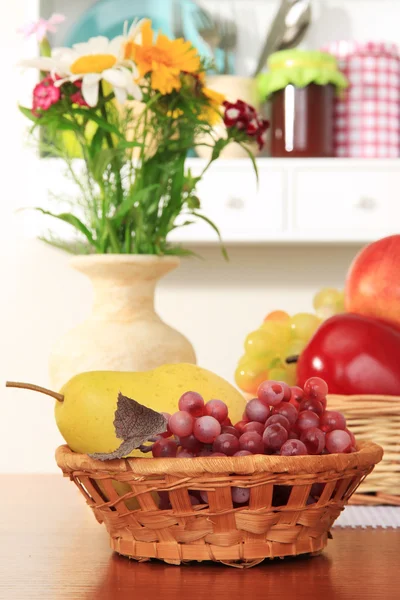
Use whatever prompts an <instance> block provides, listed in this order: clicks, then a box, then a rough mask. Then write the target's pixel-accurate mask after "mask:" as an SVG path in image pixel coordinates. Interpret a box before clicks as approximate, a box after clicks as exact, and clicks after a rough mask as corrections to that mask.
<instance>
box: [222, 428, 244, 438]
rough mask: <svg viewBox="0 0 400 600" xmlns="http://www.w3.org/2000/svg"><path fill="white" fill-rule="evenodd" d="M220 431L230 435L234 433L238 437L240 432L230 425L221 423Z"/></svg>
mask: <svg viewBox="0 0 400 600" xmlns="http://www.w3.org/2000/svg"><path fill="white" fill-rule="evenodd" d="M221 433H231V434H232V435H235V436H236V437H237V438H238V439H239V438H240V433H239V432H238V430H237V429H235V427H233V426H232V425H222V427H221Z"/></svg>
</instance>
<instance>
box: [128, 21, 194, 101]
mask: <svg viewBox="0 0 400 600" xmlns="http://www.w3.org/2000/svg"><path fill="white" fill-rule="evenodd" d="M141 36H142V43H141V44H137V43H136V42H135V41H132V40H131V41H128V42H127V43H126V44H125V53H124V58H125V59H127V60H132V61H133V62H134V63H135V64H136V65H137V67H138V70H139V75H140V77H144V76H145V75H147V74H148V73H151V87H152V88H153V90H157V91H159V92H161V93H162V94H170V93H171V92H172V91H173V90H180V88H181V85H182V83H181V79H180V75H181V73H182V71H185V72H186V73H197V72H198V71H199V70H200V67H201V64H200V57H199V55H198V53H197V50H196V49H195V48H193V46H192V44H191V43H190V42H185V40H183V39H178V40H170V39H169V38H167V36H165V35H163V34H162V33H159V34H158V36H157V40H156V41H154V32H153V30H152V28H151V21H149V20H148V19H146V20H145V21H144V23H143V25H142V28H141Z"/></svg>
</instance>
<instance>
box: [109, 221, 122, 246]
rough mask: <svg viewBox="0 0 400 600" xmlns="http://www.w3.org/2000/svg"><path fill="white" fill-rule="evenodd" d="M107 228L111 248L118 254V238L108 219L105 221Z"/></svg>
mask: <svg viewBox="0 0 400 600" xmlns="http://www.w3.org/2000/svg"><path fill="white" fill-rule="evenodd" d="M107 230H108V233H109V236H110V243H111V248H112V249H113V252H114V254H120V253H121V251H120V247H119V242H118V238H117V235H116V233H115V231H114V228H113V226H112V225H111V223H110V221H107Z"/></svg>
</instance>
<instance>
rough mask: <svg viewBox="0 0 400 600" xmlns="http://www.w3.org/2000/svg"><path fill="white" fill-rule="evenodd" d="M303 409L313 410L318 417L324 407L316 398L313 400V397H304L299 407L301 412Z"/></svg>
mask: <svg viewBox="0 0 400 600" xmlns="http://www.w3.org/2000/svg"><path fill="white" fill-rule="evenodd" d="M305 410H311V411H312V412H315V414H317V415H318V416H319V417H321V416H322V414H323V412H324V407H323V406H322V404H321V402H319V401H318V400H314V399H313V398H306V399H305V400H303V401H302V402H301V403H300V408H299V411H300V412H303V411H305Z"/></svg>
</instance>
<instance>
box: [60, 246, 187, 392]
mask: <svg viewBox="0 0 400 600" xmlns="http://www.w3.org/2000/svg"><path fill="white" fill-rule="evenodd" d="M179 263H180V259H179V258H177V257H157V256H150V255H113V254H107V255H90V256H79V257H74V258H73V259H72V261H71V266H72V267H73V268H74V269H76V270H78V271H80V272H81V273H83V274H84V275H86V276H87V277H88V278H89V279H90V281H91V283H92V286H93V291H94V303H93V309H92V313H91V314H90V316H89V317H88V319H87V320H86V321H85V322H84V323H82V324H80V325H78V326H77V327H76V328H74V329H73V330H72V331H70V332H69V333H67V334H66V335H65V336H64V337H62V338H61V339H60V340H59V341H58V342H57V343H56V344H55V346H54V348H53V350H52V353H51V357H50V364H49V369H50V379H51V385H52V387H53V389H56V390H57V389H60V388H61V387H62V386H63V385H64V383H66V382H67V381H68V380H69V379H70V378H71V377H73V376H74V375H76V374H78V373H82V372H85V371H97V370H100V371H103V370H111V371H146V370H150V369H154V368H156V367H158V366H160V365H162V364H166V363H179V362H186V363H196V356H195V353H194V350H193V347H192V345H191V344H190V342H189V341H188V340H187V339H186V338H185V337H184V336H183V335H182V334H180V333H178V331H176V330H175V329H173V328H172V327H170V326H169V325H167V324H166V323H164V322H163V321H162V320H161V319H160V317H159V316H158V315H157V313H156V312H155V309H154V294H155V289H156V285H157V282H158V280H159V279H160V278H161V277H163V276H164V275H166V274H167V273H169V272H170V271H172V270H173V269H176V268H177V267H178V266H179Z"/></svg>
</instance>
